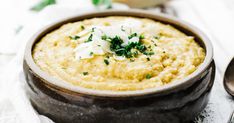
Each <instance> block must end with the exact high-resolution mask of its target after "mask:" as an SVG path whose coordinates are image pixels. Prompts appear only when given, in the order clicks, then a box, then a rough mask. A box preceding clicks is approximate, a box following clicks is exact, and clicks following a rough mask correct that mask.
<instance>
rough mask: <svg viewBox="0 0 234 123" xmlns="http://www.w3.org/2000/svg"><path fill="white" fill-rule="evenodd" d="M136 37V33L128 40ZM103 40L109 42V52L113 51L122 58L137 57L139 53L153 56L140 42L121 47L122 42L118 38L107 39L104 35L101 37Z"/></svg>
mask: <svg viewBox="0 0 234 123" xmlns="http://www.w3.org/2000/svg"><path fill="white" fill-rule="evenodd" d="M134 36H137V33H133V34H132V35H130V36H129V38H131V37H134ZM102 39H103V40H106V41H108V42H110V50H111V51H113V52H114V53H115V54H116V55H117V56H124V57H126V58H132V57H137V56H138V55H139V52H140V53H143V54H145V55H153V53H152V52H149V51H148V49H147V47H146V46H145V45H144V44H143V43H142V42H141V41H139V42H130V43H128V44H127V45H124V46H123V45H122V44H123V43H124V42H123V40H122V39H121V38H120V37H119V36H115V37H114V38H111V37H107V36H106V35H104V36H102Z"/></svg>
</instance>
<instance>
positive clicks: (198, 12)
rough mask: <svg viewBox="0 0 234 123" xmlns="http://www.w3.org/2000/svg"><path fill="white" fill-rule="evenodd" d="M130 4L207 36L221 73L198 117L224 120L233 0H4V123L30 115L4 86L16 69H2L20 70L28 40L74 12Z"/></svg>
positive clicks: (228, 108)
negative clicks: (226, 70) (224, 78)
mask: <svg viewBox="0 0 234 123" xmlns="http://www.w3.org/2000/svg"><path fill="white" fill-rule="evenodd" d="M131 8H134V9H143V10H145V11H149V12H152V13H164V14H167V15H169V16H174V17H177V18H179V19H181V20H184V21H187V22H189V23H191V24H193V25H195V26H196V27H198V28H199V29H201V30H202V31H203V32H205V33H206V35H208V36H209V38H210V39H211V41H212V44H213V46H214V58H215V62H216V66H217V75H216V80H215V86H214V88H213V90H212V91H213V92H212V95H211V100H210V103H209V105H208V107H207V108H206V110H205V111H204V112H203V113H202V114H201V115H200V116H199V117H198V118H196V122H199V123H224V122H226V121H227V120H228V118H229V116H230V113H231V112H232V110H233V109H234V103H233V99H232V98H231V97H230V96H229V95H228V94H227V93H226V92H225V90H224V89H223V85H222V77H223V73H224V70H225V68H226V66H227V63H228V62H229V61H230V59H231V58H232V57H233V55H234V50H233V46H234V38H233V35H234V0H0V37H1V40H0V123H24V122H22V118H27V116H25V115H22V114H23V113H21V112H23V111H26V112H27V109H25V110H22V108H21V109H20V108H19V107H20V105H21V104H18V103H17V101H15V102H14V101H12V100H8V96H9V90H11V88H8V87H7V85H6V83H8V79H7V77H8V78H14V77H15V81H18V80H19V79H20V78H19V75H18V73H17V72H16V74H15V73H14V72H12V73H11V74H8V75H4V73H5V71H6V70H7V69H9V66H11V65H12V64H14V65H15V67H13V68H12V67H11V69H15V70H18V69H20V70H21V67H22V64H21V62H19V61H20V60H21V59H20V58H21V57H22V56H23V55H22V54H23V53H22V52H23V50H24V44H25V43H26V42H27V41H28V40H29V38H30V37H31V36H32V35H33V34H34V33H35V32H37V31H38V30H39V29H40V28H41V27H43V26H45V25H48V24H50V23H52V22H54V21H57V20H59V19H62V18H66V17H68V16H72V15H75V14H76V15H77V14H82V13H86V12H92V11H101V10H111V9H120V10H127V9H131ZM9 63H12V64H10V65H9ZM4 77H5V78H4ZM13 91H14V90H13ZM17 96H19V95H17ZM24 113H25V112H24ZM27 113H28V112H27ZM19 117H20V118H21V119H20V118H19ZM42 123H48V122H42Z"/></svg>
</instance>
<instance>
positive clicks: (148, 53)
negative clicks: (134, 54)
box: [143, 51, 154, 56]
mask: <svg viewBox="0 0 234 123" xmlns="http://www.w3.org/2000/svg"><path fill="white" fill-rule="evenodd" d="M143 54H145V55H147V56H151V55H154V52H152V51H150V52H143Z"/></svg>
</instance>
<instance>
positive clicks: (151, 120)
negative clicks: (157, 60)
mask: <svg viewBox="0 0 234 123" xmlns="http://www.w3.org/2000/svg"><path fill="white" fill-rule="evenodd" d="M106 16H133V17H140V18H149V19H153V20H156V21H160V22H162V23H165V24H170V25H172V26H174V27H176V28H177V29H179V30H181V31H182V32H184V33H186V34H187V35H191V36H194V37H195V40H196V41H197V42H198V43H199V44H200V45H201V46H202V47H203V48H204V49H205V51H206V57H205V60H204V62H203V63H202V64H201V65H200V67H199V68H198V69H197V70H196V71H195V72H194V73H192V74H191V75H189V76H188V77H186V78H184V79H182V80H180V81H176V82H172V83H169V84H167V85H165V86H162V87H157V88H151V89H145V90H138V91H123V92H113V91H101V90H92V89H87V88H82V87H76V86H72V85H71V84H69V83H67V82H64V81H63V80H59V79H56V78H54V77H52V76H50V75H49V74H47V73H45V72H43V71H42V70H40V68H39V67H38V66H37V65H36V64H35V62H34V61H33V58H32V49H33V47H34V44H35V43H37V42H38V41H39V40H40V39H41V38H42V37H43V36H44V35H46V34H48V33H49V32H51V31H53V30H55V29H57V28H59V27H60V26H61V25H63V24H66V23H69V22H75V21H79V20H84V19H89V18H94V17H106ZM23 68H24V74H25V78H26V81H27V85H28V88H27V92H28V95H29V97H30V100H31V103H32V104H33V106H34V107H35V109H36V110H37V111H38V112H39V113H40V114H44V115H46V116H48V117H49V118H51V119H53V120H54V121H55V122H56V123H145V122H148V123H172V122H173V123H181V122H189V121H191V120H193V119H194V117H195V116H196V115H198V114H199V112H200V111H202V110H203V109H204V108H205V106H206V105H207V102H208V99H209V94H210V91H211V88H212V86H213V83H214V77H215V64H214V62H213V50H212V45H211V43H210V41H209V39H208V38H207V37H206V36H205V35H204V34H203V33H202V32H201V31H200V30H198V29H197V28H195V27H193V26H191V25H190V24H188V23H186V22H183V21H181V20H178V19H175V18H173V17H168V16H166V15H161V14H152V13H148V12H143V11H136V10H128V11H104V12H94V13H87V14H83V15H77V16H74V17H72V18H68V19H64V20H62V21H59V22H56V23H54V24H52V25H49V26H47V27H45V28H44V29H42V30H41V31H39V32H38V33H37V34H36V35H34V36H33V37H32V39H31V40H30V41H29V42H28V44H27V47H26V51H25V57H24V66H23Z"/></svg>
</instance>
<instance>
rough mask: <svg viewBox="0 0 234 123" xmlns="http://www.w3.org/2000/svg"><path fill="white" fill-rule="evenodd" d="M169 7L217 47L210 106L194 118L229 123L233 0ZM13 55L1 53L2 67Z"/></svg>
mask: <svg viewBox="0 0 234 123" xmlns="http://www.w3.org/2000/svg"><path fill="white" fill-rule="evenodd" d="M166 7H167V8H170V9H171V10H173V12H175V13H174V14H176V16H177V17H178V18H180V19H182V20H185V21H187V22H189V23H191V24H193V25H195V26H197V27H198V28H200V29H201V30H202V31H204V32H205V33H206V34H207V35H208V36H209V38H210V40H211V42H212V44H213V47H214V59H215V62H216V66H217V69H216V70H217V72H216V78H215V84H214V86H213V89H212V93H211V98H210V101H209V104H208V106H207V107H206V109H205V110H204V111H203V112H202V113H201V114H200V116H198V117H197V118H196V121H195V122H198V123H226V122H227V121H228V119H229V116H230V114H231V112H232V111H233V110H234V99H233V98H232V97H231V96H229V95H228V94H227V93H226V91H225V90H224V88H223V74H224V71H225V68H226V66H227V64H228V62H229V60H230V59H231V58H232V56H233V55H234V38H233V36H234V0H172V1H171V2H169V3H168V4H167V5H166ZM170 9H169V10H170ZM152 11H153V10H152ZM13 56H14V55H13V54H8V55H7V54H5V55H4V54H1V53H0V68H1V67H2V66H4V65H5V64H6V63H7V62H8V61H9V60H10V59H11V58H12V57H13ZM0 72H1V71H0Z"/></svg>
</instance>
